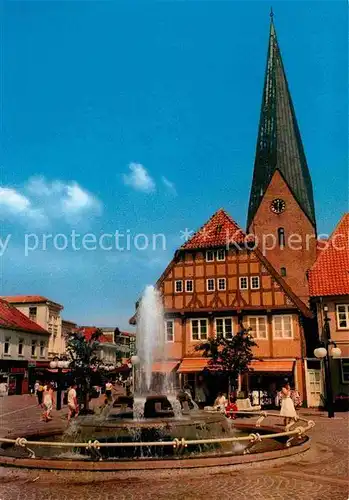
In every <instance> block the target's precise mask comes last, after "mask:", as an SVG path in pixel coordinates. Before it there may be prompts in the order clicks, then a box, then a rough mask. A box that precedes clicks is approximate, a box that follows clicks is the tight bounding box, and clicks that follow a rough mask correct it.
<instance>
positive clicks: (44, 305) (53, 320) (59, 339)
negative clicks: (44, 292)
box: [2, 295, 65, 358]
mask: <svg viewBox="0 0 349 500" xmlns="http://www.w3.org/2000/svg"><path fill="white" fill-rule="evenodd" d="M2 298H3V299H5V300H6V301H7V302H9V303H10V304H13V305H14V306H15V307H16V308H17V309H18V310H19V311H21V313H23V314H25V315H26V316H27V317H28V318H29V319H31V320H32V321H34V322H35V323H37V324H38V325H40V326H41V327H42V328H43V329H44V330H46V331H48V332H49V334H50V338H49V345H48V355H49V358H53V357H55V356H60V355H62V354H64V352H65V339H64V335H63V330H62V317H61V311H62V310H63V306H62V305H60V304H57V303H56V302H53V301H52V300H49V299H47V298H46V297H42V296H41V295H15V296H7V297H6V296H5V297H2Z"/></svg>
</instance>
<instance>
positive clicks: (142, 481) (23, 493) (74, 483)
mask: <svg viewBox="0 0 349 500" xmlns="http://www.w3.org/2000/svg"><path fill="white" fill-rule="evenodd" d="M35 403H36V402H35V399H34V398H31V397H30V396H11V397H8V398H2V400H0V433H1V434H2V435H6V434H9V433H12V432H16V433H18V435H20V436H23V435H25V434H26V432H28V431H29V430H30V431H31V432H33V431H35V432H36V431H38V432H39V431H40V429H47V426H51V427H52V428H57V427H58V428H62V429H64V428H65V426H66V409H63V410H62V411H61V412H53V421H52V422H50V423H49V424H45V423H44V422H40V420H39V419H40V413H41V410H40V409H39V408H38V407H37V405H36V404H35ZM303 414H305V416H306V418H309V419H312V420H314V421H315V422H316V427H315V428H314V429H313V430H312V431H311V436H312V447H311V449H310V450H309V451H308V452H306V453H304V454H303V455H301V456H296V457H290V458H288V459H279V460H276V461H273V462H261V463H257V464H248V465H244V466H228V467H213V468H205V469H186V470H177V469H173V470H167V471H124V472H105V473H92V472H63V471H42V470H24V469H23V470H22V469H14V468H0V500H17V499H18V500H66V499H67V500H68V499H69V500H72V499H73V500H80V499H81V500H82V499H84V500H90V499H91V500H92V499H93V500H114V499H118V500H148V499H149V500H150V499H152V500H165V499H168V500H179V499H181V500H182V499H183V500H199V499H205V500H218V499H221V498H222V499H223V498H224V499H230V498H231V499H235V498H238V499H239V500H245V499H246V500H247V499H251V500H252V499H253V500H269V499H270V500H284V499H292V500H298V499H299V500H303V499H306V500H327V499H330V500H347V499H348V498H349V486H348V484H349V483H348V477H349V470H348V458H349V457H348V446H349V439H348V438H349V419H348V414H346V413H339V414H337V416H336V418H335V419H328V418H327V417H326V414H325V413H323V412H317V411H310V410H303ZM1 415H3V416H1Z"/></svg>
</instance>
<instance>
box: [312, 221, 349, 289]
mask: <svg viewBox="0 0 349 500" xmlns="http://www.w3.org/2000/svg"><path fill="white" fill-rule="evenodd" d="M308 279H309V293H310V296H311V297H322V296H328V295H349V213H346V214H345V215H344V216H343V217H342V219H341V220H340V222H339V224H338V225H337V227H336V229H335V230H334V231H333V233H332V235H331V237H330V239H329V240H328V241H327V244H326V246H325V245H324V247H323V249H322V250H319V253H318V257H317V259H316V261H315V264H314V265H313V267H312V268H311V269H310V271H309V274H308Z"/></svg>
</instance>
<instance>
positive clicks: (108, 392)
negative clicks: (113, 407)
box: [105, 380, 113, 403]
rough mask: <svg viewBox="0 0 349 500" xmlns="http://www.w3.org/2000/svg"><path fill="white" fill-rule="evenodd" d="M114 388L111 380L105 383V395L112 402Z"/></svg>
mask: <svg viewBox="0 0 349 500" xmlns="http://www.w3.org/2000/svg"><path fill="white" fill-rule="evenodd" d="M112 390H113V384H112V383H111V381H110V380H108V382H107V383H106V384H105V397H106V398H107V400H108V402H109V403H110V402H111V401H112V399H113V398H112Z"/></svg>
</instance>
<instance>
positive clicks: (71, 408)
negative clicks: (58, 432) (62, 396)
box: [68, 383, 79, 422]
mask: <svg viewBox="0 0 349 500" xmlns="http://www.w3.org/2000/svg"><path fill="white" fill-rule="evenodd" d="M76 388H77V385H76V384H75V383H74V384H72V385H71V386H70V388H69V391H68V422H70V420H71V419H72V418H76V417H77V416H78V415H79V405H78V398H77V395H76Z"/></svg>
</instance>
